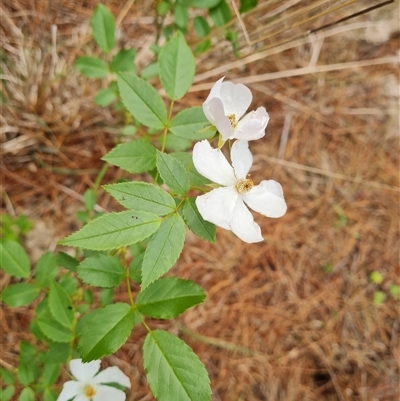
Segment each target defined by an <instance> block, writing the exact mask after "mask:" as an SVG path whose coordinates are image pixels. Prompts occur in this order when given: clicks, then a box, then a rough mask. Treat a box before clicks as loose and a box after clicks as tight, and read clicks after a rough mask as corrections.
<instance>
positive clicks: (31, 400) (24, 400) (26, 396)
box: [18, 387, 35, 401]
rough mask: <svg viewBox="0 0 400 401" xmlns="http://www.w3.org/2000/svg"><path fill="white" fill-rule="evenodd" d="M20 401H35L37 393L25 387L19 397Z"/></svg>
mask: <svg viewBox="0 0 400 401" xmlns="http://www.w3.org/2000/svg"><path fill="white" fill-rule="evenodd" d="M18 401H35V392H34V391H33V390H32V389H31V388H30V387H25V388H24V389H23V390H22V392H21V394H20V395H19V398H18Z"/></svg>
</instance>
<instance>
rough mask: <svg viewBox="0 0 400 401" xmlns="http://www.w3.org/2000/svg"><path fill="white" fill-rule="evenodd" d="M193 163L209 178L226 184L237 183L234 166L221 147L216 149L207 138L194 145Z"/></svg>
mask: <svg viewBox="0 0 400 401" xmlns="http://www.w3.org/2000/svg"><path fill="white" fill-rule="evenodd" d="M193 164H194V166H195V167H196V170H197V171H198V172H199V173H200V174H201V175H203V176H204V177H206V178H208V179H209V180H211V181H213V182H216V183H217V184H220V185H225V186H228V185H235V182H236V178H235V174H234V172H233V168H232V166H231V165H230V164H229V163H228V160H226V157H225V156H224V154H223V153H222V151H221V149H214V148H213V147H211V145H210V142H208V141H207V140H203V141H200V142H197V143H196V145H194V148H193Z"/></svg>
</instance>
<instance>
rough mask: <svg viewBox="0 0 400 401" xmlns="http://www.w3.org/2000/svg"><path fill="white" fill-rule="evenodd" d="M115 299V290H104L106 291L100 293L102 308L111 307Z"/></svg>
mask: <svg viewBox="0 0 400 401" xmlns="http://www.w3.org/2000/svg"><path fill="white" fill-rule="evenodd" d="M113 298H114V288H104V290H102V291H101V292H100V303H101V306H107V305H110V303H111V302H112V300H113Z"/></svg>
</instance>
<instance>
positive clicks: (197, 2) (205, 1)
mask: <svg viewBox="0 0 400 401" xmlns="http://www.w3.org/2000/svg"><path fill="white" fill-rule="evenodd" d="M220 2H221V0H191V1H190V5H191V6H192V7H197V8H212V7H215V6H216V5H217V4H218V3H220Z"/></svg>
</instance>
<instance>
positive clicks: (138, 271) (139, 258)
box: [129, 252, 144, 284]
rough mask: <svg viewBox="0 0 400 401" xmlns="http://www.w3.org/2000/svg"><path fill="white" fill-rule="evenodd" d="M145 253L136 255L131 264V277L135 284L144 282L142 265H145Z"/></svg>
mask: <svg viewBox="0 0 400 401" xmlns="http://www.w3.org/2000/svg"><path fill="white" fill-rule="evenodd" d="M143 258H144V252H143V253H141V254H139V255H135V256H134V257H133V259H132V262H131V263H130V264H129V276H130V278H131V280H133V281H134V282H135V283H138V284H141V282H142V264H143Z"/></svg>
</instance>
